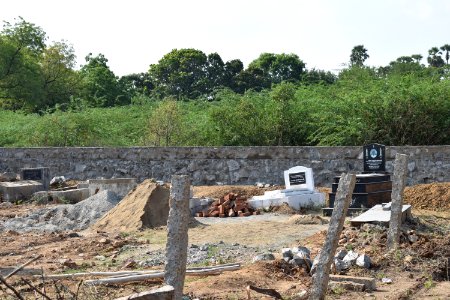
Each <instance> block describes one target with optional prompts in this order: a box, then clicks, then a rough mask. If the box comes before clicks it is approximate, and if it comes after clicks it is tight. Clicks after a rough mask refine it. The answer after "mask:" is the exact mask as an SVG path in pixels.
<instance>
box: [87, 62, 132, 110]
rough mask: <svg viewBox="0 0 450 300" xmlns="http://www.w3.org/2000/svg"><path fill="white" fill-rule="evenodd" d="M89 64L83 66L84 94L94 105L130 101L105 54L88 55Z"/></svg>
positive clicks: (108, 105) (105, 105)
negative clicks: (110, 67)
mask: <svg viewBox="0 0 450 300" xmlns="http://www.w3.org/2000/svg"><path fill="white" fill-rule="evenodd" d="M86 62H87V64H86V65H84V66H82V67H81V70H80V75H81V78H82V84H83V96H84V97H85V99H86V100H87V101H88V103H89V104H90V105H92V106H102V107H111V106H114V105H124V104H129V103H130V98H129V95H127V93H126V91H125V90H124V88H123V87H122V86H121V85H120V84H119V81H118V78H117V77H116V76H115V75H114V73H113V71H111V70H110V69H109V67H108V64H107V63H108V60H107V59H106V57H105V56H104V55H103V54H101V53H100V54H98V55H97V56H93V55H92V53H89V55H88V56H86Z"/></svg>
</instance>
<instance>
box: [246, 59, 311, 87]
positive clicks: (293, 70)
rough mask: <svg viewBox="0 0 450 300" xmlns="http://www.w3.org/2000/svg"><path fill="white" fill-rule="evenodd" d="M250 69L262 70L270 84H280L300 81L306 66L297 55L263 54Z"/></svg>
mask: <svg viewBox="0 0 450 300" xmlns="http://www.w3.org/2000/svg"><path fill="white" fill-rule="evenodd" d="M249 67H252V68H259V69H261V70H262V71H263V72H264V75H265V76H266V77H267V78H268V79H269V81H270V82H272V83H280V82H283V81H291V82H297V81H299V80H300V79H301V76H302V74H303V72H304V68H305V64H304V63H303V61H302V60H301V59H300V58H299V57H298V56H297V55H296V54H292V53H291V54H285V53H281V54H274V53H262V54H261V55H260V56H259V57H258V58H257V59H255V60H254V61H252V62H251V63H250V64H249Z"/></svg>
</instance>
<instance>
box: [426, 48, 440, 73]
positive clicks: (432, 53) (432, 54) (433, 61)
mask: <svg viewBox="0 0 450 300" xmlns="http://www.w3.org/2000/svg"><path fill="white" fill-rule="evenodd" d="M441 55H442V52H441V51H439V49H438V47H433V48H431V49H430V50H428V57H427V61H428V63H429V64H430V66H432V67H435V68H440V67H443V66H444V60H443V59H442V57H441Z"/></svg>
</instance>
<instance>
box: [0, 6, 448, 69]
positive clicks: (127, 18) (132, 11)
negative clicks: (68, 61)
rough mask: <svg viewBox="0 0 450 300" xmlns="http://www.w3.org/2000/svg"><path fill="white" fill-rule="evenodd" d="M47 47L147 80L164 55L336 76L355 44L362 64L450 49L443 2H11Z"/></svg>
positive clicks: (5, 15)
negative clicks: (60, 44) (298, 67)
mask: <svg viewBox="0 0 450 300" xmlns="http://www.w3.org/2000/svg"><path fill="white" fill-rule="evenodd" d="M19 16H21V17H23V18H24V19H25V20H26V21H27V22H31V23H34V24H35V25H37V26H40V27H41V28H42V29H43V30H44V31H45V32H46V33H47V36H48V43H51V42H52V41H61V40H65V41H67V42H68V43H70V44H72V45H73V47H74V49H75V52H76V55H77V58H78V65H80V64H83V63H84V62H85V60H84V58H85V57H86V55H88V54H89V53H93V54H94V55H97V54H98V53H102V54H104V55H105V57H106V58H107V59H108V65H109V67H110V68H111V70H112V71H113V72H114V73H115V74H116V75H118V76H122V75H126V74H131V73H139V72H146V71H147V70H148V68H149V66H150V65H151V64H156V63H158V61H159V60H160V59H161V58H162V57H163V56H164V55H165V54H167V53H169V52H170V51H171V50H172V49H175V48H176V49H181V48H195V49H198V50H201V51H203V52H204V53H206V54H209V53H212V52H217V53H219V54H220V56H221V57H222V59H223V60H224V61H228V60H231V59H240V60H242V62H243V63H244V65H248V64H249V63H250V62H251V61H252V60H254V59H256V58H257V57H258V56H259V55H260V54H261V53H263V52H270V53H295V54H297V55H298V56H299V57H300V59H302V60H303V61H304V62H305V63H306V67H307V68H308V69H312V68H316V69H323V70H327V71H333V72H337V71H338V70H339V69H342V68H343V67H344V66H345V64H346V63H348V61H349V56H350V53H351V50H352V48H353V47H354V46H356V45H364V46H365V48H366V49H367V50H368V54H369V56H370V58H369V59H368V60H367V61H366V65H369V66H385V65H387V64H389V62H390V61H393V60H395V59H396V58H397V57H400V56H404V55H412V54H422V55H423V56H424V59H423V61H422V62H423V63H426V56H427V53H428V49H430V48H431V47H433V46H437V47H440V46H442V45H444V44H450V34H449V32H448V31H449V30H450V1H448V0H277V1H275V0H165V1H162V0H147V1H145V0H127V1H119V0H117V1H116V0H110V1H101V0H90V1H87V0H76V1H75V0H59V1H58V0H14V1H5V2H4V3H2V5H1V8H0V20H1V21H9V22H10V23H14V18H17V17H19Z"/></svg>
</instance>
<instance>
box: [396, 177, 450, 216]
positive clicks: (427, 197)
mask: <svg viewBox="0 0 450 300" xmlns="http://www.w3.org/2000/svg"><path fill="white" fill-rule="evenodd" d="M404 202H405V203H406V204H411V205H412V206H413V208H418V209H427V210H434V211H445V210H450V182H434V183H430V184H419V185H414V186H411V187H406V188H405V192H404Z"/></svg>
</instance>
